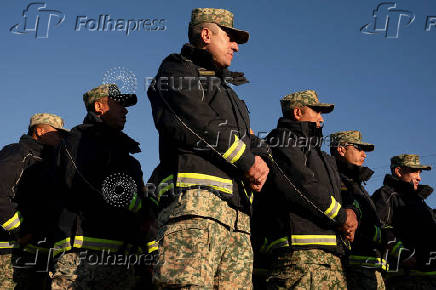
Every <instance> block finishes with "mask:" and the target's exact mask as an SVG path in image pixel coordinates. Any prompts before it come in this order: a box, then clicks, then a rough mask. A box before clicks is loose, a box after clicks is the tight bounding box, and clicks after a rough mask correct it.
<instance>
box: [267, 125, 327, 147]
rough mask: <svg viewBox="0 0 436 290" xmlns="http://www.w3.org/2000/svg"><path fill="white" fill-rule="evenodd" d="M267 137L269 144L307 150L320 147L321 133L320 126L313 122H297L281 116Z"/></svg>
mask: <svg viewBox="0 0 436 290" xmlns="http://www.w3.org/2000/svg"><path fill="white" fill-rule="evenodd" d="M267 139H268V142H270V144H276V145H280V146H291V147H299V148H301V149H302V150H304V151H306V150H307V151H308V150H310V149H311V148H316V149H320V148H321V145H322V141H323V135H322V128H317V127H316V123H314V122H298V121H294V120H291V119H288V118H285V117H282V118H280V119H279V120H278V123H277V128H276V129H274V130H272V131H271V133H270V134H269V135H268V136H267ZM275 139H277V140H275ZM277 143H278V144H277Z"/></svg>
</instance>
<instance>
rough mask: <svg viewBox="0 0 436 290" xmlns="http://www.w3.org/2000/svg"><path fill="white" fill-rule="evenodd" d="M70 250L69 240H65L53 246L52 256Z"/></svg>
mask: <svg viewBox="0 0 436 290" xmlns="http://www.w3.org/2000/svg"><path fill="white" fill-rule="evenodd" d="M71 248H72V246H71V238H66V239H64V240H62V241H59V242H56V243H54V246H53V256H56V255H58V254H60V253H64V252H66V251H69V250H71Z"/></svg>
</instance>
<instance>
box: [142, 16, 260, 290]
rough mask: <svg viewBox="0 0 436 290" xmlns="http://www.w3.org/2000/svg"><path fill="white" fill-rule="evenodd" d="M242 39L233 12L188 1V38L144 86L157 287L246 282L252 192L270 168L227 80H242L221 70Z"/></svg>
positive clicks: (232, 285)
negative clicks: (151, 127) (151, 140)
mask: <svg viewBox="0 0 436 290" xmlns="http://www.w3.org/2000/svg"><path fill="white" fill-rule="evenodd" d="M248 37H249V34H248V32H246V31H242V30H238V29H236V28H234V27H233V14H232V13H231V12H229V11H227V10H224V9H214V8H198V9H194V10H193V11H192V18H191V22H190V24H189V41H190V43H189V44H185V45H184V46H183V48H182V50H181V53H180V54H171V55H169V56H168V57H167V58H165V60H164V61H163V62H162V64H161V66H160V68H159V71H158V74H157V76H156V77H155V79H154V82H153V83H152V84H151V85H150V87H149V89H148V97H149V99H150V102H151V106H152V110H153V119H154V122H155V125H156V128H157V130H158V131H159V154H160V166H159V171H160V172H159V173H158V174H157V175H159V176H160V178H158V179H159V181H158V182H157V183H158V184H157V190H156V192H157V195H156V198H155V201H156V203H157V204H158V206H159V210H160V211H159V217H158V223H159V233H158V240H159V261H158V263H157V265H156V267H155V268H154V276H153V279H154V281H155V283H156V284H157V285H158V287H160V288H165V287H187V288H189V287H194V288H195V287H197V288H198V287H200V288H212V287H214V286H215V287H217V288H220V289H251V287H252V283H251V274H252V264H253V253H252V249H251V245H250V216H249V215H250V207H251V202H252V199H253V194H252V190H254V191H259V190H260V189H261V187H262V186H263V184H264V183H265V181H266V178H267V174H268V167H267V165H266V163H265V162H264V161H263V160H262V159H261V157H259V156H255V154H253V152H252V148H251V143H252V141H253V140H254V139H255V137H254V136H253V135H251V134H250V133H251V130H250V118H249V113H248V110H247V107H246V105H245V103H244V102H243V101H242V100H241V99H239V98H238V96H237V95H236V93H235V91H234V90H233V89H232V88H231V86H232V85H240V84H243V83H246V82H247V80H246V79H245V77H244V74H243V73H237V72H231V71H229V70H227V67H228V66H229V65H230V64H231V61H232V58H233V54H234V53H235V52H237V51H238V44H242V43H245V42H247V41H248ZM183 289H185V288H183Z"/></svg>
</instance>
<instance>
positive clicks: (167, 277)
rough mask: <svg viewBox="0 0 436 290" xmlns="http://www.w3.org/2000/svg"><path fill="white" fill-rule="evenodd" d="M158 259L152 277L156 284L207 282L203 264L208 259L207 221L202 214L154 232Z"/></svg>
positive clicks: (198, 284) (196, 283)
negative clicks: (157, 232) (157, 242)
mask: <svg viewBox="0 0 436 290" xmlns="http://www.w3.org/2000/svg"><path fill="white" fill-rule="evenodd" d="M158 239H159V261H158V263H157V265H155V267H154V275H153V281H154V282H155V283H156V284H158V285H159V286H163V287H165V286H186V285H196V286H208V285H210V284H211V283H212V281H208V280H209V279H207V278H206V277H204V276H205V275H206V276H207V273H205V272H206V271H204V270H203V267H204V265H205V264H208V262H209V259H210V251H209V247H210V246H209V240H210V239H209V223H208V221H207V220H206V219H202V218H189V219H184V220H180V221H177V222H174V223H171V224H168V225H166V226H164V227H162V228H161V229H160V231H159V234H158Z"/></svg>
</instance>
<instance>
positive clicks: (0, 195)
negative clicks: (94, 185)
mask: <svg viewBox="0 0 436 290" xmlns="http://www.w3.org/2000/svg"><path fill="white" fill-rule="evenodd" d="M52 157H53V148H52V147H50V146H44V145H43V144H41V143H38V142H37V141H35V140H34V139H32V137H31V136H29V135H23V136H21V138H20V142H19V143H15V144H10V145H7V146H5V147H4V148H3V149H2V150H1V151H0V225H1V226H2V227H0V250H2V251H7V248H10V247H11V245H9V246H8V245H7V243H8V241H12V240H13V239H14V238H15V237H14V236H21V235H24V234H29V233H31V234H32V235H33V240H32V241H31V243H34V244H35V245H36V243H37V242H40V241H42V240H44V239H47V238H49V237H48V236H47V235H48V234H49V233H50V232H51V231H52V230H53V228H54V227H52V226H53V225H54V223H53V219H52V215H53V216H55V211H56V209H55V204H54V203H52V202H51V201H52V195H53V194H56V193H57V192H56V190H55V187H54V182H53V172H52V171H51V170H50V166H49V163H50V158H52ZM11 233H14V235H11ZM39 244H40V245H41V246H43V244H42V243H39ZM45 245H46V244H45Z"/></svg>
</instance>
